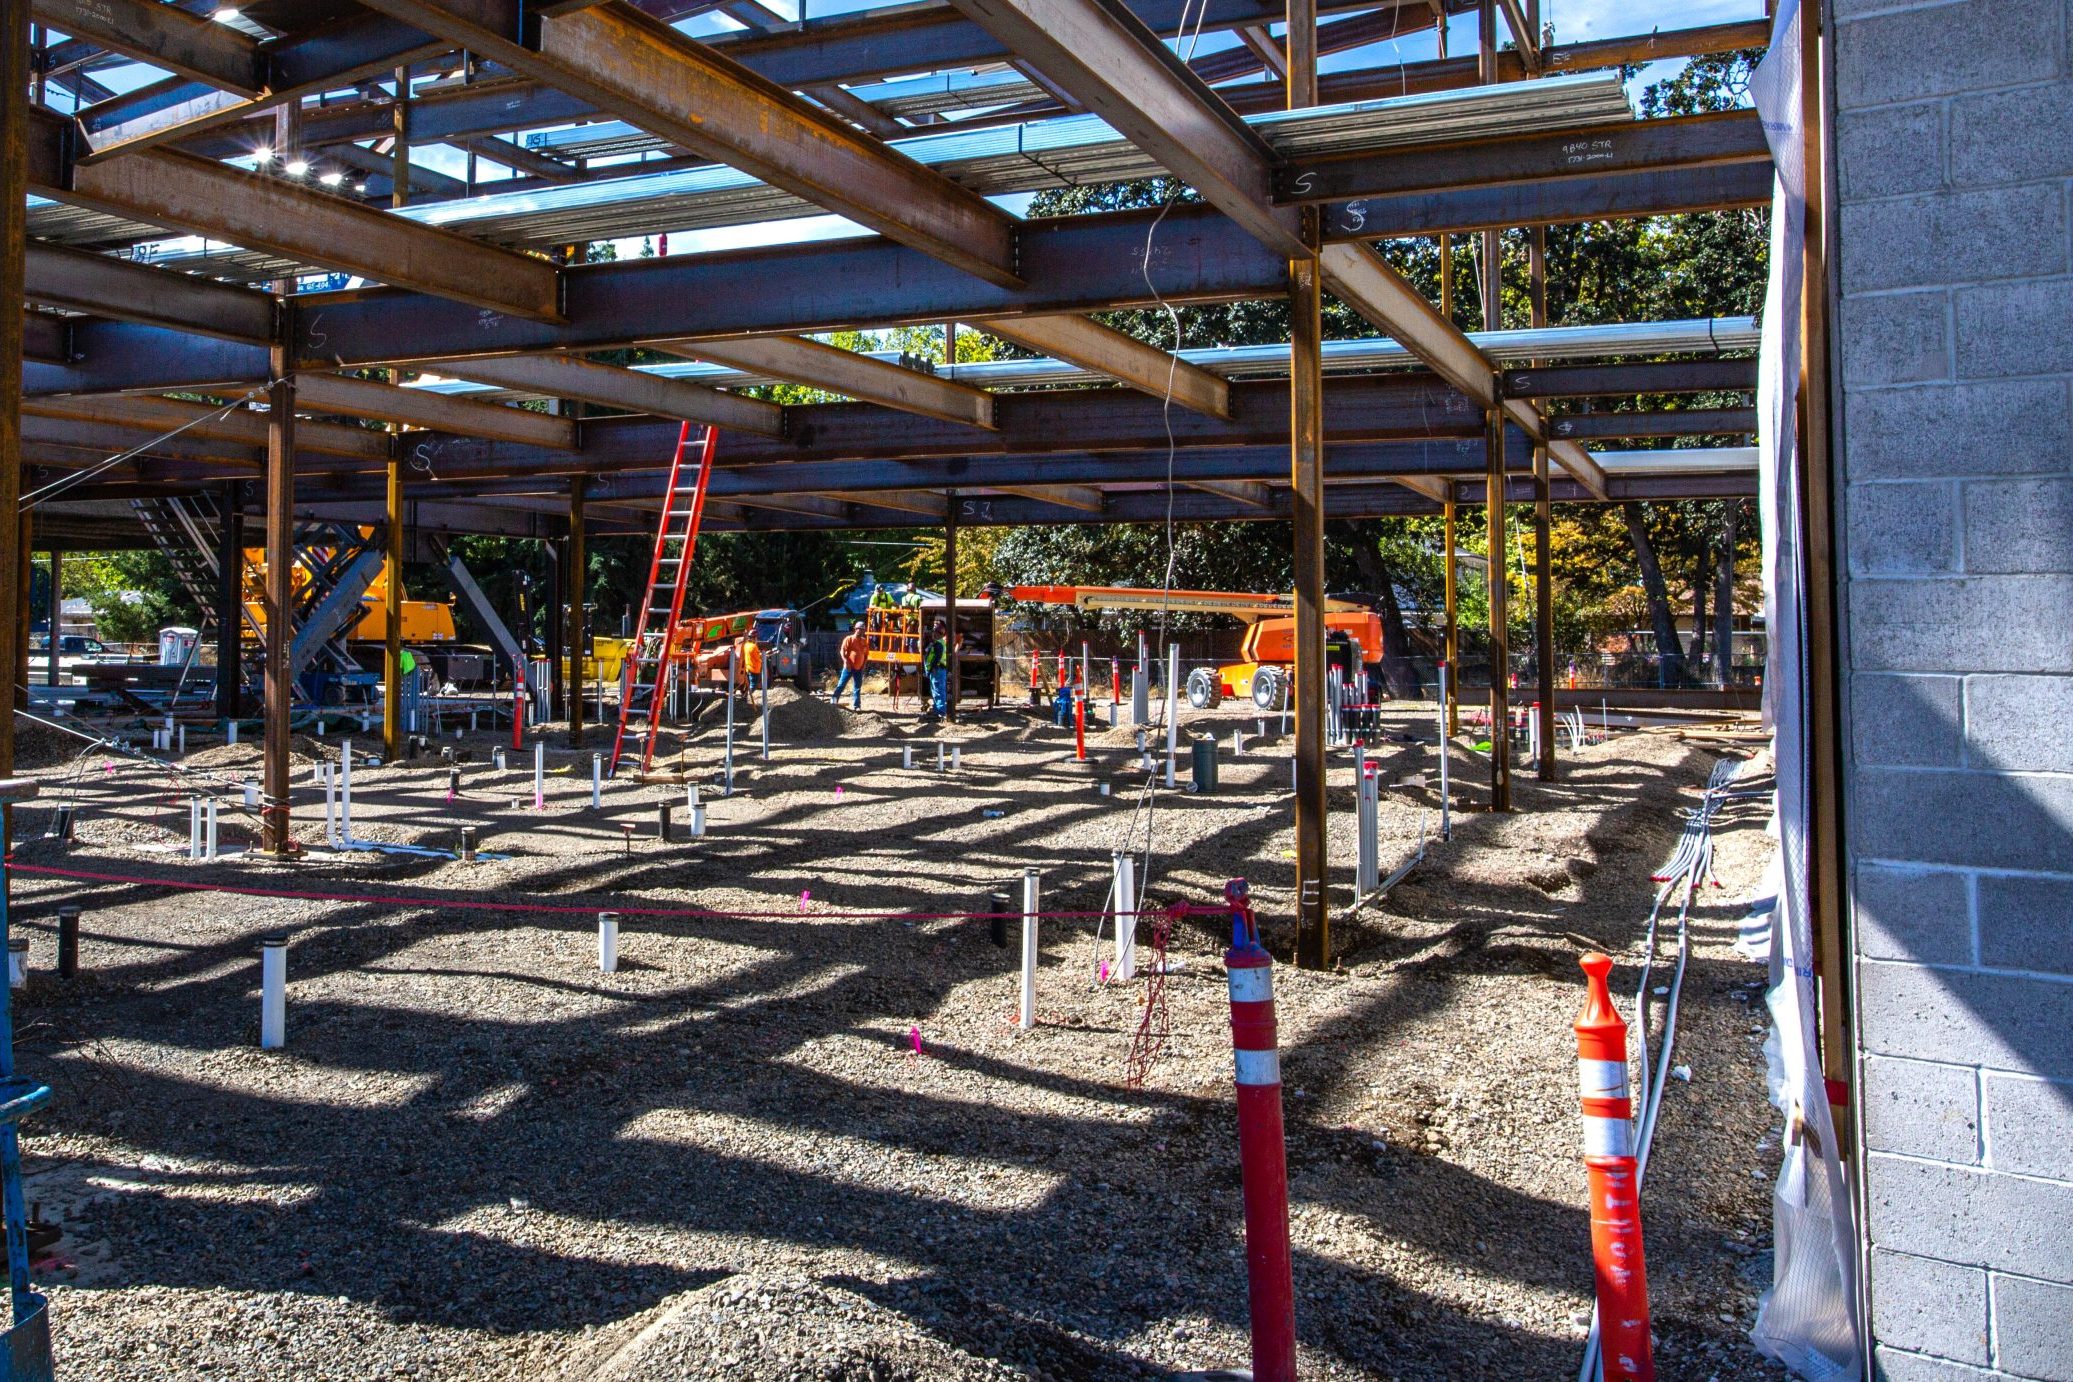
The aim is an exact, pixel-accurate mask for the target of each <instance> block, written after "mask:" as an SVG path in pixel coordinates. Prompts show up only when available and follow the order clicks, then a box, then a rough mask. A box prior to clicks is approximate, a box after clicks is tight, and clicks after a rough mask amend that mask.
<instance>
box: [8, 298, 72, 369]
mask: <svg viewBox="0 0 2073 1382" xmlns="http://www.w3.org/2000/svg"><path fill="white" fill-rule="evenodd" d="M30 301H32V302H33V301H35V299H34V298H33V297H32V298H31V299H30ZM22 359H24V360H33V361H41V362H42V363H44V364H51V365H64V364H70V363H71V360H72V327H71V323H69V322H67V321H66V320H65V319H64V318H63V317H59V316H53V315H52V314H50V313H48V312H24V313H23V314H22ZM17 374H19V371H17ZM16 387H20V386H19V384H17V385H16Z"/></svg>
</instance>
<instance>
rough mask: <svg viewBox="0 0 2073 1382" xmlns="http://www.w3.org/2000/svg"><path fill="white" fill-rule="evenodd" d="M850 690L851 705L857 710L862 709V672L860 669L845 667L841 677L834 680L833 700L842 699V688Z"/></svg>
mask: <svg viewBox="0 0 2073 1382" xmlns="http://www.w3.org/2000/svg"><path fill="white" fill-rule="evenodd" d="M845 686H847V687H849V688H850V695H851V698H852V704H853V705H854V707H855V708H856V709H858V710H862V709H863V708H864V671H863V669H862V668H861V667H845V668H843V669H842V675H841V676H839V677H837V678H835V699H836V700H837V701H840V700H841V699H842V688H843V687H845Z"/></svg>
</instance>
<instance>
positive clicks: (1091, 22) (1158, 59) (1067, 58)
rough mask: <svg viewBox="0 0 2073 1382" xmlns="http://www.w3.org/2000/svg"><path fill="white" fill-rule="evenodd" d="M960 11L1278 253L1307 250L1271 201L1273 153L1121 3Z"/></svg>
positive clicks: (1067, 1) (1064, 0)
mask: <svg viewBox="0 0 2073 1382" xmlns="http://www.w3.org/2000/svg"><path fill="white" fill-rule="evenodd" d="M954 2H955V3H956V5H957V7H958V9H960V10H961V11H963V12H964V14H966V15H967V16H969V17H970V18H971V19H972V20H973V21H974V22H975V23H977V24H979V25H981V26H983V27H984V28H985V29H986V30H987V32H989V33H991V34H992V35H993V36H994V37H996V38H998V39H999V40H1000V41H1001V42H1002V43H1004V44H1005V45H1007V47H1008V48H1010V49H1011V50H1013V51H1014V52H1015V53H1016V54H1017V55H1018V56H1020V57H1021V58H1024V59H1026V60H1027V61H1028V62H1030V63H1031V64H1032V65H1033V66H1035V67H1037V68H1038V69H1040V70H1041V71H1042V72H1043V73H1044V75H1045V76H1046V77H1048V78H1049V79H1050V80H1051V81H1052V82H1053V83H1055V84H1057V85H1058V86H1059V87H1061V88H1063V89H1064V90H1066V91H1068V92H1070V93H1071V94H1072V96H1073V99H1075V100H1077V101H1078V102H1079V103H1080V104H1081V105H1082V106H1084V107H1085V108H1086V109H1087V110H1089V111H1091V112H1092V113H1094V114H1096V115H1099V116H1100V117H1101V118H1102V119H1104V120H1106V121H1107V122H1108V123H1109V125H1110V126H1112V127H1113V128H1114V129H1116V130H1117V131H1118V132H1119V133H1121V134H1122V135H1123V137H1124V138H1126V139H1128V140H1129V141H1130V142H1131V143H1133V144H1135V145H1136V146H1137V147H1138V148H1140V149H1142V150H1144V151H1145V152H1146V153H1148V154H1150V155H1151V156H1152V157H1153V158H1155V159H1157V160H1158V161H1159V163H1160V165H1161V166H1162V167H1164V168H1166V169H1168V170H1169V171H1170V172H1172V173H1173V174H1174V175H1175V176H1176V177H1178V178H1180V179H1181V181H1183V182H1185V183H1187V184H1188V185H1189V186H1191V187H1193V188H1194V189H1195V190H1196V191H1197V192H1200V193H1201V194H1202V196H1203V199H1204V200H1206V201H1208V202H1209V203H1210V204H1211V205H1213V206H1215V207H1216V208H1217V209H1218V210H1220V211H1222V212H1223V213H1224V214H1225V215H1226V216H1229V217H1230V218H1231V219H1232V220H1233V221H1235V222H1237V223H1238V224H1239V225H1240V226H1242V227H1243V228H1244V229H1245V230H1246V232H1247V233H1248V234H1251V235H1252V236H1254V237H1255V238H1257V239H1258V240H1259V241H1260V243H1261V244H1262V245H1264V246H1266V247H1267V248H1268V249H1270V250H1273V251H1275V252H1276V253H1278V254H1280V255H1282V256H1284V257H1295V256H1302V255H1307V254H1309V253H1310V252H1311V250H1310V246H1309V245H1308V243H1307V242H1306V240H1305V238H1304V236H1303V234H1302V228H1301V221H1300V218H1299V217H1298V216H1297V215H1296V214H1295V213H1294V212H1293V211H1291V210H1289V209H1287V208H1275V207H1273V206H1271V205H1269V199H1270V195H1271V191H1272V184H1273V176H1272V175H1273V168H1274V153H1273V150H1272V149H1270V148H1269V147H1268V145H1267V142H1266V140H1265V139H1264V138H1263V137H1262V136H1261V135H1260V134H1259V132H1258V131H1256V130H1254V129H1253V128H1252V127H1251V126H1250V125H1247V124H1246V123H1245V122H1244V121H1243V120H1241V119H1239V118H1238V116H1237V115H1236V114H1234V113H1233V112H1232V111H1231V108H1230V107H1229V106H1227V105H1225V104H1224V103H1223V101H1222V100H1221V99H1220V98H1219V97H1218V96H1217V94H1216V93H1215V92H1214V91H1212V90H1211V89H1210V87H1209V86H1208V85H1207V84H1206V83H1205V82H1203V80H1202V79H1201V78H1200V77H1198V76H1196V75H1195V74H1194V73H1193V72H1192V71H1190V70H1189V69H1188V67H1187V65H1186V64H1184V63H1183V62H1181V60H1180V59H1179V58H1178V57H1176V56H1175V55H1174V54H1173V52H1172V51H1171V50H1170V49H1168V48H1167V47H1166V45H1165V44H1164V43H1163V42H1161V41H1160V40H1159V38H1158V36H1157V35H1156V34H1155V33H1153V32H1152V30H1150V29H1149V28H1147V27H1146V26H1145V24H1144V22H1143V21H1142V20H1140V19H1139V18H1138V17H1137V16H1136V15H1135V14H1133V13H1131V11H1130V10H1129V9H1128V8H1127V7H1125V6H1124V5H1123V4H1121V3H1120V0H954Z"/></svg>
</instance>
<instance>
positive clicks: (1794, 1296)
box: [1750, 0, 1863, 1382]
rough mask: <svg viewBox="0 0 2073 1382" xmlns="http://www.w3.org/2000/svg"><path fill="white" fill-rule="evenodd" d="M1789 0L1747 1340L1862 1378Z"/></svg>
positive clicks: (1780, 150) (1826, 1371)
mask: <svg viewBox="0 0 2073 1382" xmlns="http://www.w3.org/2000/svg"><path fill="white" fill-rule="evenodd" d="M1800 23H1801V6H1800V3H1799V0H1783V3H1781V4H1780V5H1779V6H1778V12H1777V18H1776V21H1775V23H1774V24H1773V26H1772V30H1771V47H1770V52H1769V54H1768V55H1767V56H1766V57H1765V58H1764V61H1763V63H1762V65H1761V66H1760V67H1758V68H1757V71H1756V75H1755V77H1754V79H1753V80H1752V81H1751V83H1750V89H1751V91H1752V93H1753V94H1754V96H1755V98H1756V107H1757V111H1758V112H1759V114H1761V115H1762V117H1763V124H1764V133H1765V136H1766V137H1767V138H1768V139H1769V141H1770V145H1771V156H1772V159H1773V161H1774V163H1775V165H1776V168H1777V186H1776V189H1775V191H1774V192H1773V194H1772V199H1771V277H1770V287H1769V290H1768V293H1767V295H1766V298H1765V302H1764V314H1763V321H1764V339H1763V347H1762V351H1761V354H1760V357H1759V358H1760V364H1759V368H1758V379H1757V427H1758V448H1757V449H1758V467H1759V468H1758V480H1757V503H1758V506H1759V508H1760V509H1761V511H1762V518H1763V545H1764V557H1763V565H1764V619H1765V627H1766V628H1768V629H1769V630H1770V640H1769V641H1770V652H1769V666H1768V667H1767V668H1766V675H1765V677H1764V715H1765V718H1766V720H1767V721H1768V723H1769V724H1770V727H1771V729H1772V732H1773V734H1774V736H1775V739H1774V743H1775V753H1776V758H1777V779H1778V845H1779V856H1780V861H1781V863H1780V877H1779V882H1780V887H1779V890H1778V901H1777V906H1776V908H1775V909H1774V911H1773V913H1772V915H1773V917H1774V918H1775V920H1774V922H1773V932H1772V946H1771V956H1772V964H1771V971H1772V974H1773V975H1774V976H1775V980H1776V981H1775V983H1774V984H1773V986H1772V988H1771V991H1770V997H1769V1004H1770V1010H1771V1019H1772V1023H1773V1027H1772V1031H1771V1035H1770V1037H1769V1039H1768V1040H1767V1041H1766V1042H1765V1047H1764V1049H1765V1053H1766V1054H1767V1055H1768V1056H1769V1058H1770V1092H1771V1101H1772V1102H1773V1103H1774V1104H1776V1105H1777V1106H1778V1109H1779V1111H1780V1112H1781V1113H1782V1114H1783V1115H1784V1117H1785V1134H1784V1144H1785V1161H1784V1165H1783V1167H1782V1168H1781V1169H1780V1171H1779V1175H1778V1183H1777V1185H1776V1187H1775V1188H1774V1189H1773V1190H1772V1192H1771V1216H1772V1245H1773V1252H1774V1254H1775V1260H1774V1265H1773V1269H1772V1273H1773V1274H1772V1279H1771V1289H1770V1290H1769V1291H1767V1292H1765V1294H1764V1298H1763V1302H1762V1305H1761V1306H1760V1308H1759V1309H1758V1312H1757V1317H1756V1325H1755V1328H1754V1329H1753V1330H1752V1331H1751V1333H1752V1337H1753V1338H1754V1340H1755V1343H1756V1346H1757V1348H1759V1349H1760V1350H1762V1351H1763V1352H1764V1353H1765V1354H1767V1355H1769V1356H1770V1357H1772V1358H1775V1359H1777V1360H1778V1361H1779V1362H1781V1363H1783V1364H1784V1365H1785V1366H1787V1367H1789V1368H1791V1369H1792V1370H1793V1371H1794V1372H1797V1373H1798V1374H1800V1375H1801V1376H1802V1377H1807V1378H1813V1379H1817V1382H1826V1379H1856V1378H1859V1377H1861V1376H1862V1375H1863V1370H1862V1364H1861V1361H1860V1348H1859V1342H1858V1340H1859V1335H1858V1329H1859V1323H1858V1319H1857V1287H1856V1272H1857V1239H1856V1231H1855V1228H1854V1226H1853V1224H1852V1214H1851V1202H1850V1196H1849V1191H1848V1188H1847V1185H1846V1183H1845V1180H1844V1176H1843V1167H1842V1161H1841V1158H1840V1156H1839V1155H1838V1154H1837V1149H1836V1137H1835V1128H1834V1126H1833V1124H1832V1122H1831V1120H1830V1117H1829V1108H1828V1093H1827V1088H1826V1085H1825V1083H1824V1080H1823V1076H1822V1067H1821V1053H1820V1047H1819V1039H1820V1020H1819V1016H1818V1008H1817V1006H1816V1001H1815V996H1816V988H1815V982H1814V943H1813V924H1812V912H1811V909H1810V899H1809V896H1808V884H1807V846H1808V838H1809V831H1810V827H1811V824H1812V822H1811V819H1810V817H1811V801H1810V795H1809V790H1808V774H1809V761H1808V753H1807V737H1806V724H1805V719H1804V715H1803V711H1804V708H1805V706H1806V703H1807V682H1806V676H1807V670H1806V648H1807V610H1806V591H1805V589H1804V587H1803V585H1802V576H1803V571H1804V567H1803V565H1802V548H1801V534H1802V532H1803V524H1804V521H1805V515H1804V514H1803V512H1802V511H1801V508H1800V502H1799V480H1800V475H1799V451H1798V438H1797V436H1796V435H1795V427H1794V404H1795V401H1796V396H1797V393H1798V388H1799V374H1800V350H1801V341H1800V290H1801V286H1802V281H1803V279H1804V277H1805V274H1804V267H1805V258H1804V252H1805V229H1806V185H1807V183H1806V180H1807V168H1806V160H1805V149H1806V141H1805V129H1804V125H1803V120H1802V115H1801V110H1802V107H1801V104H1800V82H1801V71H1800Z"/></svg>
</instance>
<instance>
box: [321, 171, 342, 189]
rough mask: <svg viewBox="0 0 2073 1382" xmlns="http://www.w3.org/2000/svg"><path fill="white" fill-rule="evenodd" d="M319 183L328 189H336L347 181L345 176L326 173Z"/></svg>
mask: <svg viewBox="0 0 2073 1382" xmlns="http://www.w3.org/2000/svg"><path fill="white" fill-rule="evenodd" d="M317 181H318V182H321V183H323V184H324V185H325V186H326V187H336V186H338V185H339V184H340V183H341V182H344V181H345V174H344V173H337V172H332V173H325V174H323V175H322V176H321V177H319V178H318V179H317Z"/></svg>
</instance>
